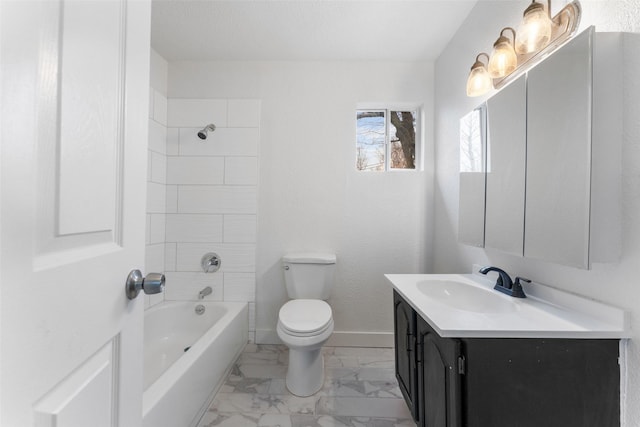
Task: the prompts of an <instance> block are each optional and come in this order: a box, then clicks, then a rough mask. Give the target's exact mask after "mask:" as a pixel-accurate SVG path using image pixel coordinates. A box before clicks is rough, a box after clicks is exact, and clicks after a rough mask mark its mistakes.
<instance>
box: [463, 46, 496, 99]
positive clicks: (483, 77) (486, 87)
mask: <svg viewBox="0 0 640 427" xmlns="http://www.w3.org/2000/svg"><path fill="white" fill-rule="evenodd" d="M483 55H484V56H486V57H487V61H489V55H487V54H486V53H484V52H482V53H480V54H478V56H476V62H474V63H473V65H472V66H471V71H470V72H469V78H468V79H467V96H480V95H482V94H484V93H487V92H489V91H490V90H491V89H492V88H493V83H492V82H491V76H490V75H489V71H487V67H486V66H485V64H484V63H483V62H482V61H480V57H481V56H483Z"/></svg>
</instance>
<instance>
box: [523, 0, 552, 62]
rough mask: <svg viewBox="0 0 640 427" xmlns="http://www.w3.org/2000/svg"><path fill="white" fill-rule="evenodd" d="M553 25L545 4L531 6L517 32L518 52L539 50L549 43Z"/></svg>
mask: <svg viewBox="0 0 640 427" xmlns="http://www.w3.org/2000/svg"><path fill="white" fill-rule="evenodd" d="M551 25H552V23H551V19H550V18H549V14H548V13H547V11H546V10H544V6H542V5H541V4H539V3H534V4H532V5H531V6H529V7H528V8H527V10H526V11H525V12H524V18H523V19H522V23H521V24H520V27H518V31H517V33H516V52H518V53H520V54H525V53H532V52H537V51H539V50H541V49H542V48H543V47H545V46H546V45H547V44H549V40H551Z"/></svg>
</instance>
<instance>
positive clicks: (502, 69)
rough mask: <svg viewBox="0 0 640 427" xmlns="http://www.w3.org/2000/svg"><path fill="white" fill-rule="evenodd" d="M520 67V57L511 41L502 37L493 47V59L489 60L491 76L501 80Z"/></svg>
mask: <svg viewBox="0 0 640 427" xmlns="http://www.w3.org/2000/svg"><path fill="white" fill-rule="evenodd" d="M517 65H518V56H517V55H516V52H515V50H514V49H513V45H512V44H511V41H509V39H507V38H506V37H500V38H499V39H498V41H497V42H496V44H494V45H493V52H492V53H491V59H489V75H490V76H491V77H492V78H494V79H497V78H500V77H504V76H507V75H509V74H510V73H511V72H512V71H513V70H515V69H516V66H517Z"/></svg>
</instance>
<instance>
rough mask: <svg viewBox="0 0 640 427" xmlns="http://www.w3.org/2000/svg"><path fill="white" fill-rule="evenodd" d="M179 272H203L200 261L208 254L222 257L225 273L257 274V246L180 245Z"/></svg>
mask: <svg viewBox="0 0 640 427" xmlns="http://www.w3.org/2000/svg"><path fill="white" fill-rule="evenodd" d="M177 248H178V251H177V257H176V259H177V261H176V270H177V271H202V267H201V266H200V260H201V258H202V256H203V255H204V254H206V253H208V252H215V253H217V254H218V255H219V256H220V259H221V260H222V265H221V267H220V270H219V271H220V272H223V273H229V272H231V273H255V269H256V246H255V245H254V244H239V243H238V244H230V243H178V244H177Z"/></svg>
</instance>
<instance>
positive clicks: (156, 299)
mask: <svg viewBox="0 0 640 427" xmlns="http://www.w3.org/2000/svg"><path fill="white" fill-rule="evenodd" d="M163 301H164V293H159V294H155V295H149V308H151V307H153V306H154V305H158V304H160V303H161V302H163Z"/></svg>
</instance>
